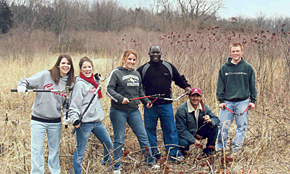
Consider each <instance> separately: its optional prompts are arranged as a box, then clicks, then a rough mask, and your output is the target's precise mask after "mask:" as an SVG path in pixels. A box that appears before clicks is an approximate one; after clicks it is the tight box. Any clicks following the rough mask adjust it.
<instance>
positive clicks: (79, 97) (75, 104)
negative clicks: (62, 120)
mask: <svg viewBox="0 0 290 174" xmlns="http://www.w3.org/2000/svg"><path fill="white" fill-rule="evenodd" d="M95 90H96V89H95V87H94V86H93V85H92V84H91V83H90V82H87V81H86V80H84V79H82V78H80V77H76V84H75V85H74V89H73V92H72V95H71V103H70V107H69V112H68V114H69V117H70V119H69V122H70V124H74V122H75V121H76V120H80V116H81V115H82V114H83V112H84V110H85V109H86V107H87V106H88V104H89V102H90V100H91V98H92V97H93V95H94V92H95ZM103 119H104V111H103V109H102V106H101V99H100V98H99V97H97V96H96V97H95V98H94V100H93V101H92V103H91V105H90V106H89V108H88V110H87V112H86V113H85V115H83V117H82V120H80V121H82V122H83V123H90V122H100V121H102V120H103Z"/></svg>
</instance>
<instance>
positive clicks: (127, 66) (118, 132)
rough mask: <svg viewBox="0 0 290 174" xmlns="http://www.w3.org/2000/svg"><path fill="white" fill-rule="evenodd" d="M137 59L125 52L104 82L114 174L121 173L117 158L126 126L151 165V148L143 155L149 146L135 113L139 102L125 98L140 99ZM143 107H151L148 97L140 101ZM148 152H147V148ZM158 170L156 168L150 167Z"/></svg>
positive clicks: (152, 160) (133, 52)
mask: <svg viewBox="0 0 290 174" xmlns="http://www.w3.org/2000/svg"><path fill="white" fill-rule="evenodd" d="M136 60H137V53H136V52H135V51H133V50H126V51H125V52H124V53H123V56H122V58H121V61H120V66H119V67H117V68H116V69H114V70H113V71H112V72H111V74H110V77H109V79H108V84H107V87H106V92H107V95H108V96H109V97H110V98H111V108H110V118H111V123H112V125H113V129H114V160H115V162H116V163H115V165H114V173H121V171H120V165H121V159H120V158H121V156H122V148H123V147H124V135H125V128H126V123H128V124H129V126H130V127H131V128H132V129H133V132H134V133H135V135H136V136H137V138H138V141H139V144H140V147H141V149H142V152H143V154H144V155H145V161H146V162H148V163H150V165H152V164H154V163H155V158H154V157H153V156H152V152H151V149H149V151H148V153H145V150H144V149H145V146H147V147H150V145H149V141H148V138H147V134H146V131H145V128H144V124H143V120H142V118H141V114H140V112H139V110H138V105H139V103H140V101H139V100H133V101H130V100H129V99H132V98H138V97H142V96H144V92H143V89H142V85H141V84H142V80H141V76H140V74H139V72H137V71H135V69H134V68H133V67H134V66H135V63H136ZM141 101H142V103H143V104H145V106H146V107H147V108H150V107H152V104H150V102H151V101H150V100H149V99H148V98H145V99H141ZM147 150H148V149H147ZM154 167H158V166H156V165H155V166H154Z"/></svg>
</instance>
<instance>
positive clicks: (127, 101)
mask: <svg viewBox="0 0 290 174" xmlns="http://www.w3.org/2000/svg"><path fill="white" fill-rule="evenodd" d="M129 102H130V101H129V99H127V98H124V99H123V101H122V104H123V105H124V104H128V103H129Z"/></svg>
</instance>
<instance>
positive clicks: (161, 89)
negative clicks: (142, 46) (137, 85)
mask: <svg viewBox="0 0 290 174" xmlns="http://www.w3.org/2000/svg"><path fill="white" fill-rule="evenodd" d="M162 61H163V60H160V61H159V62H158V63H155V62H151V61H150V62H149V64H150V66H149V68H148V69H147V71H146V73H145V75H144V77H142V84H143V87H144V91H145V95H152V94H165V95H164V96H163V97H166V98H171V97H172V88H171V82H172V80H173V81H174V82H175V84H176V85H178V86H179V87H180V88H183V89H185V88H186V87H190V84H188V83H187V80H186V79H185V77H184V75H180V74H179V72H178V71H177V69H176V68H175V66H174V65H172V64H171V63H169V62H168V63H169V64H170V66H171V67H172V74H173V78H172V79H171V74H170V72H169V70H168V68H167V67H166V66H164V65H163V64H162ZM144 66H145V64H144V65H142V66H141V67H139V68H138V69H137V71H138V72H139V73H140V74H141V76H142V69H143V67H144ZM151 100H152V99H151ZM169 103H172V101H168V100H156V102H154V105H159V104H169Z"/></svg>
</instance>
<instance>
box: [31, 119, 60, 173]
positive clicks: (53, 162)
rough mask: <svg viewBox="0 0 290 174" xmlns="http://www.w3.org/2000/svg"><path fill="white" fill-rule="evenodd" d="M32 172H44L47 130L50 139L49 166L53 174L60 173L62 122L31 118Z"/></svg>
mask: <svg viewBox="0 0 290 174" xmlns="http://www.w3.org/2000/svg"><path fill="white" fill-rule="evenodd" d="M30 126H31V173H32V174H34V173H37V174H39V173H41V174H43V173H44V157H43V146H44V137H45V132H46V133H47V140H48V149H49V154H48V168H49V171H50V172H51V173H52V174H58V173H60V165H59V145H60V135H61V122H59V123H46V122H40V121H35V120H31V122H30Z"/></svg>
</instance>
